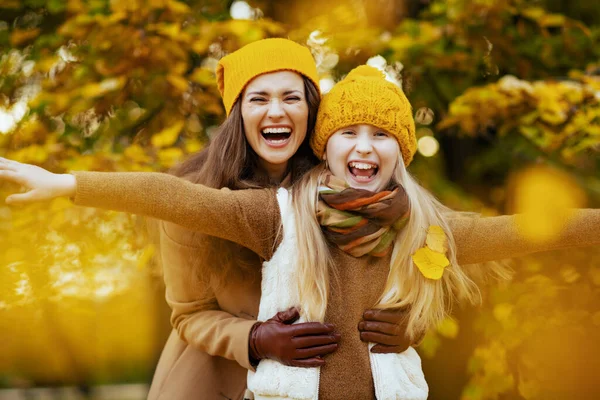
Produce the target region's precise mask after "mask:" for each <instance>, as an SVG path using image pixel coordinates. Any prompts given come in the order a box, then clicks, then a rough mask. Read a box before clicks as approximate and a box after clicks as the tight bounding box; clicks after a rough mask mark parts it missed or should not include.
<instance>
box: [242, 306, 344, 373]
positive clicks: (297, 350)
mask: <svg viewBox="0 0 600 400" xmlns="http://www.w3.org/2000/svg"><path fill="white" fill-rule="evenodd" d="M298 318H300V313H299V311H298V309H297V308H290V309H289V310H286V311H281V312H278V313H277V314H275V316H274V317H273V318H271V319H268V320H266V321H265V322H257V323H256V324H254V326H253V327H252V330H251V331H250V337H249V341H248V346H249V350H250V357H251V358H252V359H254V361H256V362H257V363H258V361H260V360H262V359H265V358H268V359H271V360H276V361H279V362H280V363H282V364H285V365H291V366H293V367H320V366H323V365H325V360H323V356H325V355H326V354H329V353H333V352H334V351H336V350H337V348H338V342H339V340H340V334H339V333H335V332H333V328H334V327H333V324H322V323H320V322H304V323H301V324H295V325H292V324H293V323H294V321H296V320H297V319H298Z"/></svg>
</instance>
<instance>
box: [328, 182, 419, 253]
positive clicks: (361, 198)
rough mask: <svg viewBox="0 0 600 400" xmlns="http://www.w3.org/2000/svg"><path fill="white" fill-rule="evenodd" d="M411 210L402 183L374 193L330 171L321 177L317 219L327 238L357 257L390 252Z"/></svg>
mask: <svg viewBox="0 0 600 400" xmlns="http://www.w3.org/2000/svg"><path fill="white" fill-rule="evenodd" d="M409 212H410V203H409V200H408V196H407V194H406V191H405V190H404V188H403V187H402V186H401V185H398V186H395V187H392V188H390V189H389V190H383V191H381V192H377V193H375V192H371V191H369V190H364V189H354V188H351V187H349V186H348V184H347V183H346V182H345V181H344V180H343V179H340V178H336V177H335V176H333V175H332V174H331V173H327V174H325V175H323V178H322V179H321V183H320V185H319V203H318V207H317V220H318V221H319V224H321V229H322V230H323V233H324V234H325V237H326V238H327V240H329V241H331V242H332V243H334V244H336V245H337V246H338V247H339V248H340V249H342V250H343V251H345V252H347V253H348V254H350V255H352V256H354V257H360V256H363V255H365V254H369V255H372V256H375V257H383V256H385V255H387V254H388V253H389V252H390V250H391V249H392V244H393V242H394V238H395V237H396V234H397V233H398V231H399V230H400V229H402V227H404V225H406V222H407V221H408V216H409Z"/></svg>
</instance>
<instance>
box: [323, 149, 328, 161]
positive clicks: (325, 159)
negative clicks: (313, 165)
mask: <svg viewBox="0 0 600 400" xmlns="http://www.w3.org/2000/svg"><path fill="white" fill-rule="evenodd" d="M323 161H327V150H325V152H323Z"/></svg>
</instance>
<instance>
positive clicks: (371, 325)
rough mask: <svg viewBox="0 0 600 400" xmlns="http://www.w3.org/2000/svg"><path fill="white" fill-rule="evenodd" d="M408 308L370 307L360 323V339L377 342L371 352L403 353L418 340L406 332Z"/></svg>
mask: <svg viewBox="0 0 600 400" xmlns="http://www.w3.org/2000/svg"><path fill="white" fill-rule="evenodd" d="M407 323H408V310H406V309H395V310H394V309H389V310H378V309H370V310H367V311H365V312H364V314H363V320H362V321H360V322H359V323H358V330H359V331H360V340H362V341H363V342H372V343H376V345H375V346H373V347H372V348H371V353H402V352H404V351H405V350H406V349H408V346H410V345H412V344H413V343H415V342H418V341H419V340H418V338H417V339H416V340H411V339H410V337H409V336H408V335H407V334H406V326H407Z"/></svg>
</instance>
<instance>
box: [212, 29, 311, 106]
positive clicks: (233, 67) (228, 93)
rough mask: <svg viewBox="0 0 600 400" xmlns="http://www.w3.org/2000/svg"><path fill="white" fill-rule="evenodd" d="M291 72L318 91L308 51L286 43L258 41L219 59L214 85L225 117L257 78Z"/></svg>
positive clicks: (278, 40)
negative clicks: (221, 100) (278, 72)
mask: <svg viewBox="0 0 600 400" xmlns="http://www.w3.org/2000/svg"><path fill="white" fill-rule="evenodd" d="M284 70H289V71H294V72H297V73H299V74H301V75H304V76H305V77H307V78H308V79H310V80H311V81H312V82H313V83H314V84H315V86H316V88H317V90H319V75H318V73H317V66H316V64H315V60H314V58H313V57H312V54H310V50H309V49H308V48H306V47H304V46H302V45H300V44H298V43H296V42H293V41H291V40H288V39H281V38H273V39H262V40H257V41H256V42H252V43H250V44H247V45H246V46H244V47H242V48H240V49H238V50H236V51H234V52H233V53H231V54H228V55H226V56H225V57H223V58H222V59H221V60H220V61H219V64H218V65H217V85H218V87H219V92H221V96H222V97H223V104H225V110H226V111H227V115H229V113H230V112H231V107H233V104H234V103H235V101H236V100H237V98H238V96H239V95H240V94H241V93H242V91H243V90H244V88H245V87H246V85H247V84H248V82H250V81H251V80H252V79H254V78H256V77H257V76H258V75H262V74H266V73H268V72H276V71H284Z"/></svg>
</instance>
